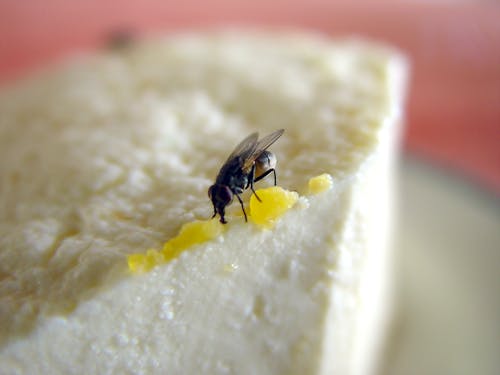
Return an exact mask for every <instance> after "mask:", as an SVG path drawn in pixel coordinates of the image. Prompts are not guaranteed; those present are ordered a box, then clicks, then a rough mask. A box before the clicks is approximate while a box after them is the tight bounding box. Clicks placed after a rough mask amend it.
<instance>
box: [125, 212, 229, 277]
mask: <svg viewBox="0 0 500 375" xmlns="http://www.w3.org/2000/svg"><path fill="white" fill-rule="evenodd" d="M223 231H224V226H223V224H221V223H220V222H219V221H218V220H217V219H212V220H207V221H193V222H191V223H186V224H184V225H183V226H182V228H181V230H180V231H179V234H178V235H177V236H175V237H174V238H172V239H171V240H169V241H167V242H166V243H165V245H163V249H162V250H155V249H150V250H148V251H147V252H146V253H143V254H130V255H129V256H128V258H127V261H128V267H129V269H130V270H131V271H132V272H133V273H142V272H147V271H149V270H150V269H152V268H153V267H155V266H157V265H159V264H163V263H166V262H169V261H171V260H172V259H174V258H177V257H178V256H179V254H181V253H182V252H183V251H185V250H187V249H188V248H190V247H191V246H193V245H197V244H200V243H203V242H206V241H209V240H211V239H213V238H215V237H217V236H219V235H220V234H221V233H222V232H223Z"/></svg>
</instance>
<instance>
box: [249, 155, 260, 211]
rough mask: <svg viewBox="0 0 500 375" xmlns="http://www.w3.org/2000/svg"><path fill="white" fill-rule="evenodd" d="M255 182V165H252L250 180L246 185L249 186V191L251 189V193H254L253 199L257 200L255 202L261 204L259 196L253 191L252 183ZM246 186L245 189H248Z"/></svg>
mask: <svg viewBox="0 0 500 375" xmlns="http://www.w3.org/2000/svg"><path fill="white" fill-rule="evenodd" d="M255 181H258V180H256V179H255V164H254V165H252V170H251V171H250V178H249V180H248V185H250V189H252V193H254V195H255V198H257V200H258V201H259V202H262V200H261V199H260V198H259V196H258V195H257V193H256V192H255V190H254V188H253V183H254V182H255ZM248 185H247V187H248Z"/></svg>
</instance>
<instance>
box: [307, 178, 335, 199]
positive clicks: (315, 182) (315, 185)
mask: <svg viewBox="0 0 500 375" xmlns="http://www.w3.org/2000/svg"><path fill="white" fill-rule="evenodd" d="M332 185H333V181H332V176H330V175H329V174H328V173H323V174H320V175H319V176H316V177H313V178H311V179H309V194H319V193H322V192H323V191H326V190H328V189H330V188H331V187H332Z"/></svg>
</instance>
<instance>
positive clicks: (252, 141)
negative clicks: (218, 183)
mask: <svg viewBox="0 0 500 375" xmlns="http://www.w3.org/2000/svg"><path fill="white" fill-rule="evenodd" d="M258 138H259V133H257V132H255V133H252V134H250V135H249V136H248V137H246V138H245V139H244V140H242V141H241V142H240V144H239V145H238V146H236V148H235V149H234V151H233V152H231V155H229V157H228V158H227V160H226V163H227V162H229V161H230V160H232V159H234V158H236V157H239V158H241V160H243V163H244V162H245V161H246V160H247V159H248V157H249V156H251V155H252V154H253V153H254V151H255V148H256V147H257V140H258Z"/></svg>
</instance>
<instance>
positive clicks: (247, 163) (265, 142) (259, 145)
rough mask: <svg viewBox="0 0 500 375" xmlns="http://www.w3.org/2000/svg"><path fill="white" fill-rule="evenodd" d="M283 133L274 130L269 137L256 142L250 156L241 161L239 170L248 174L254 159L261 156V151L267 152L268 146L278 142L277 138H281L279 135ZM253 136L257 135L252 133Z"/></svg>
mask: <svg viewBox="0 0 500 375" xmlns="http://www.w3.org/2000/svg"><path fill="white" fill-rule="evenodd" d="M284 132H285V129H279V130H276V131H275V132H273V133H271V134H269V135H266V136H265V137H264V138H262V139H261V140H260V141H258V142H256V143H255V147H254V148H253V149H252V153H251V154H250V155H248V156H247V157H246V158H245V159H243V160H244V161H243V165H242V167H241V169H242V170H243V171H244V172H246V173H249V172H250V168H252V165H253V163H254V161H255V159H257V158H258V157H259V156H260V154H262V152H263V151H265V150H267V148H268V147H269V146H271V145H272V144H273V143H274V142H276V141H277V140H278V138H279V137H281V135H282V134H283V133H284ZM254 134H255V135H257V133H254ZM254 134H252V135H254ZM242 143H243V142H242Z"/></svg>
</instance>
